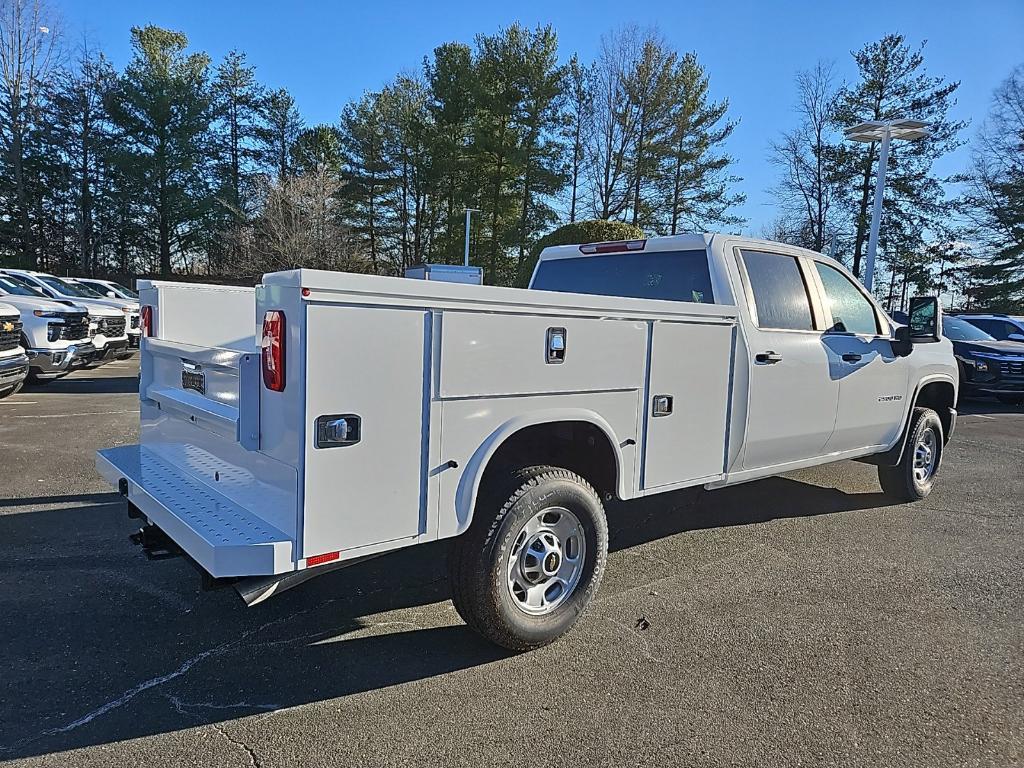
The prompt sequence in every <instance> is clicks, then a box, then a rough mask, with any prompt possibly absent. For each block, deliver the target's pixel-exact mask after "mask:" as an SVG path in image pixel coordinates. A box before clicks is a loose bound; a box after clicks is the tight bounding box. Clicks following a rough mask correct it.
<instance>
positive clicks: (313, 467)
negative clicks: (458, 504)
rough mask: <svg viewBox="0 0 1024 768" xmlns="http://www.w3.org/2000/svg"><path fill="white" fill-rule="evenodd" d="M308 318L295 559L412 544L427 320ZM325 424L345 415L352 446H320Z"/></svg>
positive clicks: (352, 312)
mask: <svg viewBox="0 0 1024 768" xmlns="http://www.w3.org/2000/svg"><path fill="white" fill-rule="evenodd" d="M306 313H307V322H306V379H305V381H306V408H305V413H306V424H305V430H306V438H305V442H306V483H305V503H304V518H303V533H304V537H303V548H302V554H301V556H302V557H310V556H313V555H317V554H322V553H325V552H333V551H335V550H342V551H344V550H350V549H353V548H356V547H363V546H367V545H370V544H377V543H380V542H384V541H392V540H395V539H402V538H407V537H410V536H416V535H417V534H418V533H420V526H421V523H420V520H421V508H422V507H423V499H424V471H423V470H424V450H425V444H426V434H425V433H426V430H427V422H426V419H425V407H426V405H427V402H428V392H427V391H426V390H425V387H426V386H427V377H426V376H425V375H424V366H425V361H426V359H427V357H426V352H427V344H428V341H429V339H428V330H427V329H428V327H429V326H428V323H429V322H430V316H429V314H428V313H427V312H426V311H424V310H419V309H383V308H372V307H347V306H338V305H310V306H309V307H307V309H306ZM293 359H294V358H293ZM329 417H346V419H347V422H348V424H349V430H350V432H349V437H350V440H348V441H339V442H341V443H345V444H338V445H335V446H334V447H317V443H318V428H317V421H318V420H327V419H329ZM353 417H354V418H353ZM325 423H326V422H325ZM320 437H321V438H324V437H325V435H324V434H323V432H322V431H321V434H320ZM334 437H335V438H338V437H341V435H339V434H337V433H335V434H334ZM322 442H323V441H322Z"/></svg>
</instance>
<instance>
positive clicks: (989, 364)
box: [893, 312, 1024, 405]
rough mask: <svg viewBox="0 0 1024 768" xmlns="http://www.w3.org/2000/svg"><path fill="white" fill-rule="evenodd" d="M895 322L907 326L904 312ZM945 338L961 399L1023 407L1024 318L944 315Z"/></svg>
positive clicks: (1000, 315) (897, 315)
mask: <svg viewBox="0 0 1024 768" xmlns="http://www.w3.org/2000/svg"><path fill="white" fill-rule="evenodd" d="M893 319H895V320H896V321H897V322H900V323H906V322H907V316H906V314H905V313H903V312H894V313H893ZM942 335H943V336H945V337H946V338H948V339H949V340H950V341H952V342H953V355H954V356H955V357H956V364H957V368H958V369H959V370H960V397H961V398H963V397H968V398H969V397H985V396H988V397H995V398H996V399H997V400H999V401H1000V402H1001V403H1006V404H1007V405H1024V316H1019V315H1002V314H987V315H983V314H958V315H943V317H942Z"/></svg>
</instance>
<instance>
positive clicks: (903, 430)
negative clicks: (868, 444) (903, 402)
mask: <svg viewBox="0 0 1024 768" xmlns="http://www.w3.org/2000/svg"><path fill="white" fill-rule="evenodd" d="M939 381H941V382H944V383H946V384H949V385H950V386H952V387H953V405H954V406H955V405H956V394H957V382H956V380H955V379H954V378H953V377H952V376H950V375H949V374H946V373H933V374H929V375H927V376H924V377H922V378H921V379H920V380H919V381H918V382H917V386H916V387H915V388H914V396H913V397H912V398H911V399H910V403H909V404H908V405H907V410H906V411H905V412H904V414H903V423H902V426H901V427H900V431H899V435H898V436H897V438H896V441H895V442H894V443H893V444H892V445H891V446H889V448H888V450H885V451H882V452H881V453H876V454H874V455H872V456H865V457H864V458H863V459H861V461H863V462H864V463H866V464H880V465H883V466H896V465H897V464H899V463H900V460H901V459H902V458H903V449H904V447H905V445H906V442H907V426H908V425H909V424H910V415H911V414H912V413H913V412H914V408H915V407H917V398H918V396H919V395H920V394H921V390H922V389H924V387H925V386H926V385H927V384H933V383H935V382H939ZM950 411H952V413H951V421H950V428H949V432H948V434H945V435H943V436H942V438H943V439H942V442H943V444H945V443H948V442H949V439H950V437H951V436H952V435H953V428H954V427H955V426H956V408H950Z"/></svg>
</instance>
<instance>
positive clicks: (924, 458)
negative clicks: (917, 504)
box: [878, 408, 942, 501]
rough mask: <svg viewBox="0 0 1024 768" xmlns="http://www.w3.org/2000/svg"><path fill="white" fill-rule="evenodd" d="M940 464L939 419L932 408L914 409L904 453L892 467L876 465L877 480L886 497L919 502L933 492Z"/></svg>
mask: <svg viewBox="0 0 1024 768" xmlns="http://www.w3.org/2000/svg"><path fill="white" fill-rule="evenodd" d="M941 463H942V422H941V421H940V420H939V415H938V414H937V413H936V412H935V411H933V410H932V409H931V408H915V409H914V412H913V414H911V418H910V426H909V427H908V429H907V442H906V444H905V445H904V446H903V456H902V457H901V458H900V463H899V464H897V465H896V466H895V467H883V466H880V467H879V468H878V481H879V483H880V484H881V486H882V490H883V491H884V492H885V493H886V495H888V496H892V497H893V498H894V499H898V500H900V501H920V500H921V499H923V498H924V497H925V496H927V495H928V494H929V493H931V491H932V485H933V484H934V483H935V475H936V473H937V472H938V471H939V465H940V464H941Z"/></svg>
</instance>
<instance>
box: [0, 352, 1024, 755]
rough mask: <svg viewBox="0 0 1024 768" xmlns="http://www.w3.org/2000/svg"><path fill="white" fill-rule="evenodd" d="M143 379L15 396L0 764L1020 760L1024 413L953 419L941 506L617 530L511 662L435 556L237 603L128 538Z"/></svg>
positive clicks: (861, 472) (398, 557) (847, 497)
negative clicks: (458, 596)
mask: <svg viewBox="0 0 1024 768" xmlns="http://www.w3.org/2000/svg"><path fill="white" fill-rule="evenodd" d="M136 375H137V368H136V366H135V364H134V363H133V362H127V363H118V364H112V365H109V366H107V367H104V368H102V369H100V370H98V371H94V372H83V373H78V374H75V375H74V376H72V377H70V378H67V379H63V380H61V381H59V382H56V383H53V384H51V385H49V386H47V387H41V388H29V389H27V390H25V391H24V392H22V393H21V394H19V395H16V396H14V397H13V398H10V399H8V400H4V401H2V402H0V445H2V446H3V454H4V456H3V462H2V464H0V616H2V617H3V620H2V627H3V630H2V633H0V654H2V663H0V670H2V672H0V760H3V761H5V762H6V761H12V763H14V764H19V765H61V766H87V765H103V766H112V765H117V766H120V765H145V766H161V765H168V766H190V765H196V766H200V765H201V766H211V765H217V766H235V765H238V766H261V767H263V768H266V767H268V766H279V765H302V766H318V765H330V766H342V765H360V766H385V765H429V766H440V765H446V766H447V765H466V766H485V765H509V764H516V765H531V766H538V767H542V766H584V765H608V766H630V765H658V766H669V765H686V766H713V765H742V766H750V765H755V764H757V765H865V766H878V765H893V766H897V765H898V766H908V765H921V766H952V765H1000V766H1005V765H1020V764H1021V763H1024V504H1022V501H1021V500H1022V498H1024V480H1022V468H1024V411H1022V410H1021V409H1013V408H1010V407H1007V406H1001V405H998V404H994V403H993V404H988V405H985V404H974V405H971V406H969V407H967V408H965V409H964V410H965V411H966V413H967V415H965V416H964V417H963V418H962V419H961V422H960V425H959V428H958V433H957V435H956V437H955V438H954V441H953V443H952V444H951V446H950V447H949V450H948V451H947V454H946V457H945V463H944V466H943V470H942V473H941V476H940V482H939V484H938V487H937V489H936V491H935V492H934V493H933V494H932V496H931V497H929V498H928V499H927V500H926V501H925V502H923V503H920V504H916V505H913V506H890V505H889V504H888V503H887V501H886V499H885V498H884V497H883V496H882V495H881V494H880V492H879V489H878V485H877V482H876V480H875V472H874V469H873V468H872V467H870V466H866V465H862V464H856V463H849V462H847V463H842V464H838V465H833V466H830V467H824V468H819V469H816V470H813V471H805V472H800V473H794V474H791V475H787V476H785V477H779V478H772V479H769V480H764V481H761V482H757V483H752V484H749V485H746V486H741V487H737V488H731V489H726V490H723V491H717V492H714V493H704V492H699V491H686V492H680V493H675V494H670V495H666V496H662V497H655V498H654V499H651V500H647V501H645V502H638V503H628V504H618V505H614V506H613V507H611V508H610V509H609V517H610V524H611V531H612V541H611V547H612V550H613V552H612V554H611V555H610V557H609V564H608V570H607V574H606V577H605V581H604V584H603V586H602V588H601V591H600V593H599V595H598V598H597V601H596V603H594V604H593V605H592V606H591V607H590V609H589V611H588V612H587V613H586V614H585V617H584V618H583V620H582V621H581V623H580V624H579V625H578V626H577V628H576V629H575V630H574V631H573V632H572V633H571V634H570V635H569V636H568V637H567V638H565V639H564V640H563V641H561V642H559V643H556V644H555V645H553V646H550V647H548V648H545V649H542V650H540V651H536V652H533V653H528V654H524V655H511V654H508V653H505V652H502V651H500V650H498V649H496V648H493V647H491V646H490V645H488V644H486V643H485V642H483V641H482V640H480V639H478V638H477V636H476V635H474V634H473V633H472V632H470V631H469V630H468V629H466V628H465V627H464V626H463V625H462V623H461V622H460V620H459V618H458V616H457V615H456V614H455V611H454V610H453V608H452V605H451V602H450V600H449V599H448V597H449V596H448V589H447V586H446V583H445V580H444V558H445V553H446V548H445V546H444V545H443V544H437V545H428V546H422V547H417V548H413V549H411V550H408V551H405V552H400V553H397V554H394V555H390V556H387V557H383V558H380V559H377V560H374V561H370V562H367V563H363V564H360V565H357V566H354V567H353V568H350V569H348V570H343V571H339V572H335V573H333V574H330V575H328V576H325V577H322V578H321V579H317V580H314V581H312V582H310V583H308V584H306V585H304V586H302V587H299V588H297V589H295V590H293V591H291V592H288V593H286V594H285V595H282V596H281V597H279V598H276V599H274V600H271V601H269V602H267V603H265V604H263V605H261V606H259V607H256V608H251V609H249V608H245V607H244V605H243V604H242V602H241V601H240V600H239V599H238V598H237V596H236V595H235V594H234V593H233V592H232V591H230V590H222V591H218V592H201V591H200V590H199V579H198V577H197V575H196V573H195V572H194V571H193V570H192V569H191V567H190V566H189V565H187V564H186V563H185V562H183V561H182V560H170V561H164V562H148V561H146V560H145V559H144V558H143V557H142V555H141V554H140V553H139V552H138V551H137V550H136V549H135V548H134V547H132V546H131V545H130V544H129V543H128V541H127V534H128V533H129V532H130V531H131V530H132V526H131V525H130V523H129V521H128V519H127V517H126V516H125V514H124V508H123V505H122V504H121V503H119V501H118V497H117V496H116V495H115V494H113V493H110V492H109V489H108V488H107V487H106V486H105V484H104V483H103V481H102V480H101V479H100V478H99V477H98V476H97V474H96V472H95V469H94V464H93V451H94V450H95V449H96V448H98V447H106V446H111V445H117V444H123V443H126V442H132V441H133V440H134V439H135V435H136V431H137V410H136V402H137V395H136V383H137V381H136Z"/></svg>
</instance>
